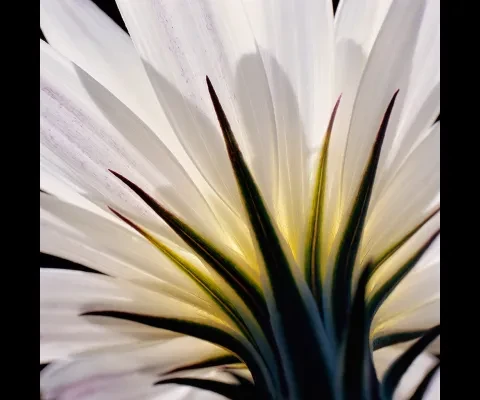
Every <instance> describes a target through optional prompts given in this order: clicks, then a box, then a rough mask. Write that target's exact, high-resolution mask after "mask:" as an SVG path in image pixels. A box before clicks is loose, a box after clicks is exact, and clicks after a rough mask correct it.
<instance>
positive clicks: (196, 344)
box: [40, 336, 226, 400]
mask: <svg viewBox="0 0 480 400" xmlns="http://www.w3.org/2000/svg"><path fill="white" fill-rule="evenodd" d="M223 354H226V352H225V351H224V350H222V349H220V348H218V347H216V346H214V345H212V344H210V343H207V342H204V341H201V340H198V339H194V338H190V337H186V336H182V337H178V338H174V339H171V340H168V341H165V342H157V343H155V342H153V343H137V344H131V345H128V346H123V348H119V349H117V350H116V351H114V352H106V353H101V352H100V353H98V354H90V355H88V356H84V357H78V358H76V359H73V360H70V361H64V362H59V363H55V364H52V365H51V366H49V367H47V368H45V369H44V371H43V372H42V375H41V380H40V387H41V389H42V391H43V394H44V398H45V399H46V400H51V399H55V400H67V399H68V400H73V399H75V400H84V399H85V400H87V399H92V398H94V399H101V400H110V399H112V398H115V399H122V400H130V399H131V400H133V399H138V398H156V397H155V396H159V393H160V394H161V395H163V396H164V397H163V398H167V399H171V398H176V397H173V396H174V395H175V394H176V395H177V396H178V395H181V394H182V395H185V394H187V393H189V392H190V389H187V388H175V387H168V388H167V387H164V388H159V387H155V386H153V383H155V382H156V381H157V380H158V378H159V376H160V374H163V373H166V372H168V371H169V370H171V369H173V368H177V367H180V366H182V365H184V364H185V363H189V362H191V361H192V360H193V361H201V360H204V359H207V358H209V357H212V356H219V355H223ZM171 396H172V397H171ZM160 398H161V397H160ZM178 398H183V396H182V397H178Z"/></svg>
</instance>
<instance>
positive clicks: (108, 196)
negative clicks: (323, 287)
mask: <svg viewBox="0 0 480 400" xmlns="http://www.w3.org/2000/svg"><path fill="white" fill-rule="evenodd" d="M40 48H41V106H42V107H41V118H40V122H41V124H40V133H41V135H40V137H41V165H42V164H43V165H44V166H45V168H46V167H48V168H49V170H51V171H52V174H53V175H54V176H58V175H60V176H63V177H64V178H65V179H64V180H65V181H66V182H67V181H68V182H72V183H74V184H75V185H76V187H78V188H81V190H82V191H83V193H87V194H88V195H89V197H91V198H94V199H97V200H100V201H102V202H104V203H107V204H109V205H112V206H114V207H119V208H120V209H125V210H127V211H129V212H131V213H134V214H137V215H143V216H151V218H152V219H154V218H155V219H157V220H158V217H154V216H153V215H154V214H153V213H152V212H151V211H150V210H149V209H148V207H147V206H145V205H144V204H143V203H142V202H141V201H140V200H139V199H138V197H137V196H136V195H134V194H133V193H132V192H131V190H130V189H128V188H127V187H126V186H125V185H124V184H123V183H121V182H120V181H119V180H118V179H117V178H115V177H114V176H113V175H111V174H110V173H109V172H108V169H113V170H115V171H117V172H119V173H122V174H123V175H125V176H127V177H128V178H129V179H131V180H133V181H135V182H136V183H137V184H138V185H139V186H140V187H142V188H143V189H144V190H145V191H147V192H149V193H151V194H152V195H154V196H156V197H157V198H159V199H160V200H161V201H162V202H163V203H164V204H166V205H167V206H169V207H171V209H172V210H173V211H175V212H177V213H178V214H179V215H181V216H183V218H185V219H187V220H188V221H189V222H190V223H191V224H193V225H196V226H197V228H198V229H201V228H203V227H205V228H206V230H208V229H210V230H211V231H210V232H218V230H217V229H218V228H219V227H218V225H217V224H216V223H215V218H214V217H212V214H211V212H210V210H209V207H208V206H207V204H206V203H205V200H204V199H203V197H202V195H201V194H200V193H199V191H198V189H197V188H196V186H195V185H194V184H193V182H192V181H191V179H190V177H189V176H188V175H187V174H186V172H185V170H184V169H183V168H182V167H181V166H180V164H179V163H178V162H177V161H176V159H175V158H174V157H173V156H172V154H171V153H170V152H169V151H168V149H167V148H166V147H165V146H164V145H163V144H162V142H161V141H160V140H159V139H158V138H157V137H156V136H155V134H154V133H153V132H152V131H151V130H150V129H149V128H148V127H147V126H146V125H145V124H143V122H142V121H141V120H140V119H138V117H136V116H135V114H133V113H132V112H131V111H130V110H129V109H128V108H126V107H125V106H124V105H123V104H122V103H121V102H120V101H119V100H118V99H117V98H115V97H114V96H113V95H112V94H111V93H110V92H108V90H106V89H105V88H103V87H102V86H101V85H100V84H98V82H96V81H95V80H93V79H92V78H91V77H90V76H89V75H88V74H86V73H85V72H84V71H82V70H81V69H79V68H78V67H76V66H74V65H73V64H71V63H69V62H68V61H66V60H64V59H62V58H61V57H60V56H59V55H58V54H56V53H55V52H54V51H53V50H52V49H51V48H50V47H49V46H48V45H46V44H45V43H42V42H41V46H40ZM87 86H88V87H89V90H90V93H87V90H86V89H85V88H86V87H87ZM92 95H94V96H95V102H94V101H92V100H91V96H92ZM52 164H53V165H52ZM186 199H188V201H186ZM205 217H209V220H210V221H211V223H210V224H208V225H207V224H204V223H203V219H204V218H205ZM195 221H196V223H195ZM212 229H213V230H212Z"/></svg>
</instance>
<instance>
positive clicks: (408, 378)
mask: <svg viewBox="0 0 480 400" xmlns="http://www.w3.org/2000/svg"><path fill="white" fill-rule="evenodd" d="M403 351H404V350H403V349H402V348H400V347H398V346H390V347H385V348H383V349H381V350H378V351H375V352H374V353H373V361H374V364H375V369H376V370H377V375H378V377H379V378H381V377H383V375H384V373H385V372H386V370H387V369H388V367H389V366H390V365H391V364H392V362H393V361H395V360H396V359H397V358H398V357H399V356H400V355H401V354H402V353H403ZM437 361H438V360H437V359H436V358H435V357H433V356H431V355H429V354H428V353H422V354H420V356H418V357H417V359H416V360H415V361H414V362H413V363H412V365H411V366H410V368H409V369H408V370H407V372H406V373H405V375H404V376H403V378H402V380H401V381H400V384H399V385H398V387H397V390H396V391H395V394H394V396H393V399H394V400H402V399H408V398H409V397H410V396H411V395H412V394H413V393H414V391H415V389H416V387H417V386H418V385H419V384H420V383H421V381H422V379H423V377H424V376H425V375H426V374H427V373H428V371H429V370H430V368H432V367H433V366H434V365H435V364H436V363H437Z"/></svg>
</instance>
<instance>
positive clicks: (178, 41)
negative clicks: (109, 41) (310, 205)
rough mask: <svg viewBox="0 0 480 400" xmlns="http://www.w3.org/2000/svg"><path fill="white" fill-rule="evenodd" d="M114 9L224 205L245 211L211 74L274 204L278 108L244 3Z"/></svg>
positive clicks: (127, 4) (130, 4) (122, 1)
mask: <svg viewBox="0 0 480 400" xmlns="http://www.w3.org/2000/svg"><path fill="white" fill-rule="evenodd" d="M117 4H118V6H119V9H120V11H121V13H122V16H123V18H124V20H125V23H126V25H127V27H128V30H129V32H130V34H131V37H132V39H133V42H134V43H135V46H136V48H137V49H138V51H139V53H140V55H141V57H142V59H143V60H144V63H145V67H146V70H147V73H148V75H149V77H150V80H151V82H152V85H153V87H154V89H155V91H156V94H157V96H158V98H159V100H160V103H161V104H162V106H163V107H164V110H165V112H166V114H167V116H168V118H169V121H170V122H171V124H172V126H173V128H174V130H175V132H176V134H177V135H178V136H179V138H180V140H181V142H182V143H183V144H184V146H185V148H186V150H187V151H188V152H189V154H190V156H191V157H192V159H193V160H194V162H195V163H196V165H197V166H198V167H199V170H200V171H201V172H202V173H203V174H204V176H206V178H207V180H208V181H209V182H210V183H211V184H212V186H213V188H214V189H215V190H216V191H217V192H218V193H219V194H220V195H221V197H222V198H223V199H224V200H225V201H226V203H227V204H229V205H231V206H232V207H233V208H234V209H235V210H241V203H240V199H239V196H238V191H237V188H236V184H235V181H234V178H233V173H232V171H231V167H230V162H229V160H228V157H227V154H226V151H225V146H224V143H223V139H222V138H221V135H220V132H219V128H218V122H217V121H216V117H215V114H214V112H213V108H212V105H211V100H210V98H209V95H208V91H207V86H206V83H205V76H206V75H208V76H209V77H210V79H211V80H212V83H213V86H214V87H215V90H216V92H217V94H218V95H219V98H220V100H221V103H222V106H223V108H224V110H225V112H226V114H227V116H228V118H229V120H230V123H231V125H232V129H233V131H234V132H235V134H236V136H237V138H238V140H239V142H240V146H241V147H242V148H243V150H244V151H245V155H246V157H247V161H248V162H249V163H250V165H251V166H252V167H253V171H254V175H255V177H256V178H257V180H258V181H259V184H260V185H261V187H262V190H263V192H264V194H265V196H266V198H267V199H269V200H271V198H272V195H271V192H272V189H271V181H272V179H273V178H274V174H276V172H277V170H276V167H275V166H276V153H275V152H276V146H275V145H274V139H275V128H274V119H273V108H272V103H271V99H270V93H269V90H268V85H267V81H266V76H265V71H264V68H263V64H262V62H261V59H260V57H259V55H258V54H257V49H256V44H255V41H254V38H253V35H252V34H251V31H250V27H249V24H248V20H247V18H246V17H245V15H244V12H243V9H242V7H241V4H240V3H239V2H236V1H226V2H218V1H209V0H204V1H196V2H189V1H184V0H180V1H175V2H160V1H156V0H150V1H142V2H137V1H129V0H118V1H117Z"/></svg>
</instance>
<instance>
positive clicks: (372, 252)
mask: <svg viewBox="0 0 480 400" xmlns="http://www.w3.org/2000/svg"><path fill="white" fill-rule="evenodd" d="M377 189H378V190H377ZM439 193H440V122H438V123H436V124H435V125H434V126H433V127H432V129H431V132H430V133H429V134H428V136H427V137H426V138H425V139H424V140H423V142H422V143H420V144H419V145H418V147H417V148H416V149H415V150H414V151H413V152H412V153H411V154H410V155H409V157H408V158H407V159H406V160H405V161H404V163H403V164H402V165H400V167H399V169H398V170H397V171H396V174H395V175H394V176H392V178H391V180H390V182H389V183H388V185H387V186H386V187H384V190H383V191H381V190H380V189H379V188H378V187H375V188H374V193H373V194H372V199H371V203H370V208H369V213H368V216H367V223H366V226H365V233H364V237H363V239H362V250H361V258H362V260H365V259H366V258H367V257H376V256H378V255H379V254H380V253H382V252H384V251H385V250H386V249H388V248H390V247H391V246H392V245H394V244H395V243H397V242H398V241H399V240H400V239H401V238H402V237H404V236H405V235H406V234H407V233H408V232H409V231H411V230H412V229H413V228H414V227H415V226H417V225H418V224H420V223H421V222H422V221H423V220H424V219H425V218H426V217H427V216H428V215H429V214H430V213H431V212H432V210H434V209H435V208H437V207H438V206H439V200H438V196H439Z"/></svg>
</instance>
